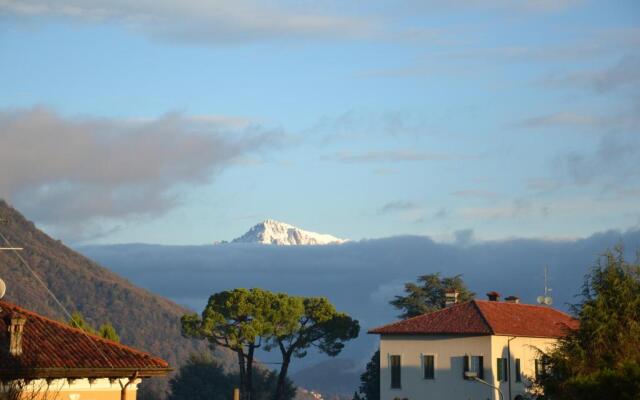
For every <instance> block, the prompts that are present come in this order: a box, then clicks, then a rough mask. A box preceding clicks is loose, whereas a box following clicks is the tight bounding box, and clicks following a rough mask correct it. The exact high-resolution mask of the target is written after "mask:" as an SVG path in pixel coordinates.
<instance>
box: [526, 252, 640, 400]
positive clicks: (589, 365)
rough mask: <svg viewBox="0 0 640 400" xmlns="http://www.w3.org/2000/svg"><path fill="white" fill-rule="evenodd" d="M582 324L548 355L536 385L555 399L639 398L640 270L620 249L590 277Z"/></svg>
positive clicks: (579, 308) (579, 310) (580, 309)
mask: <svg viewBox="0 0 640 400" xmlns="http://www.w3.org/2000/svg"><path fill="white" fill-rule="evenodd" d="M573 313H574V315H575V316H576V317H577V319H578V320H579V322H580V325H579V327H578V328H577V329H573V330H569V331H568V335H567V336H565V337H564V338H563V339H561V340H560V341H559V342H558V344H557V346H556V347H555V348H554V349H553V350H552V351H550V352H549V353H548V354H543V355H542V358H543V363H544V364H545V365H546V368H545V371H544V373H543V374H541V376H539V377H538V379H537V380H536V381H535V382H534V388H535V389H541V391H542V393H544V396H545V397H547V398H550V399H567V400H573V399H576V400H577V399H581V400H582V399H584V400H591V399H593V400H595V399H605V398H610V399H623V400H631V399H639V398H640V265H639V264H638V262H637V261H636V263H635V264H631V263H629V262H627V261H626V260H625V259H624V255H623V251H622V249H621V248H619V247H618V248H616V249H614V250H613V251H607V252H606V253H605V254H604V255H603V256H602V257H601V258H600V259H599V261H598V264H597V266H596V267H594V268H593V269H592V271H591V272H590V273H589V274H588V275H587V276H586V278H585V283H584V286H583V291H582V300H581V302H580V303H578V304H576V305H574V306H573Z"/></svg>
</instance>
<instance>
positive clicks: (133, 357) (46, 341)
mask: <svg viewBox="0 0 640 400" xmlns="http://www.w3.org/2000/svg"><path fill="white" fill-rule="evenodd" d="M0 310H2V311H1V312H0V316H1V317H2V318H0V346H2V347H3V348H5V347H6V348H8V341H9V337H8V333H7V322H6V321H5V318H4V317H5V316H8V315H9V314H12V313H18V314H21V315H22V316H24V317H26V323H25V325H24V332H23V339H22V340H23V342H22V348H23V353H22V355H20V356H18V357H13V356H8V355H4V356H2V357H0V372H2V371H4V372H6V371H10V370H17V369H23V370H24V369H29V370H36V369H65V370H73V369H78V370H79V369H85V370H86V369H92V370H113V371H116V370H137V371H140V373H141V375H142V376H144V375H145V372H146V373H149V372H153V371H154V370H155V371H158V372H159V371H166V372H168V371H169V364H168V363H167V362H166V361H164V360H162V359H160V358H158V357H154V356H152V355H150V354H147V353H145V352H142V351H139V350H136V349H133V348H130V347H128V346H125V345H122V344H120V343H116V342H113V341H110V340H107V339H103V338H101V337H98V336H95V335H91V334H87V333H85V332H84V331H82V330H80V329H77V328H73V327H71V326H69V325H66V324H63V323H61V322H58V321H54V320H52V319H49V318H46V317H43V316H41V315H38V314H36V313H34V312H32V311H29V310H26V309H24V308H21V307H18V306H16V305H13V304H10V303H7V302H5V301H0ZM7 321H8V319H7ZM4 354H7V353H6V352H5V353H4Z"/></svg>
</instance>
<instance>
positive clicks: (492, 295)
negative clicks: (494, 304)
mask: <svg viewBox="0 0 640 400" xmlns="http://www.w3.org/2000/svg"><path fill="white" fill-rule="evenodd" d="M487 297H488V298H489V301H498V299H499V298H500V293H498V292H496V291H495V290H492V291H490V292H488V293H487Z"/></svg>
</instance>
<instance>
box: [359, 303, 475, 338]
mask: <svg viewBox="0 0 640 400" xmlns="http://www.w3.org/2000/svg"><path fill="white" fill-rule="evenodd" d="M472 301H473V300H467V301H465V302H462V303H456V304H454V305H452V306H449V307H444V308H440V309H438V310H433V311H427V312H425V313H422V314H420V315H416V316H414V317H409V318H406V319H401V320H399V321H395V322H391V323H388V324H385V325H382V326H378V327H376V328H373V329H370V330H369V332H371V331H376V330H378V329H383V328H387V327H390V326H393V325H396V324H400V323H405V322H407V321H412V320H414V319H418V318H424V317H425V316H426V315H433V314H439V313H441V312H444V311H447V310H451V309H454V308H458V307H461V306H464V305H466V304H469V303H470V302H472Z"/></svg>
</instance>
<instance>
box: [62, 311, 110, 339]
mask: <svg viewBox="0 0 640 400" xmlns="http://www.w3.org/2000/svg"><path fill="white" fill-rule="evenodd" d="M69 325H71V326H73V327H74V328H79V329H82V330H83V331H85V332H88V333H90V334H92V335H97V336H100V337H103V338H105V339H109V340H113V341H114V342H120V336H118V332H117V331H116V328H114V327H113V325H111V323H109V322H107V323H105V324H102V325H101V326H100V328H99V329H98V330H96V329H95V328H94V327H92V326H91V325H90V324H89V323H88V322H87V321H86V320H85V319H84V317H83V316H82V314H81V313H80V312H78V311H75V312H73V313H72V314H71V319H70V320H69Z"/></svg>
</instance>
